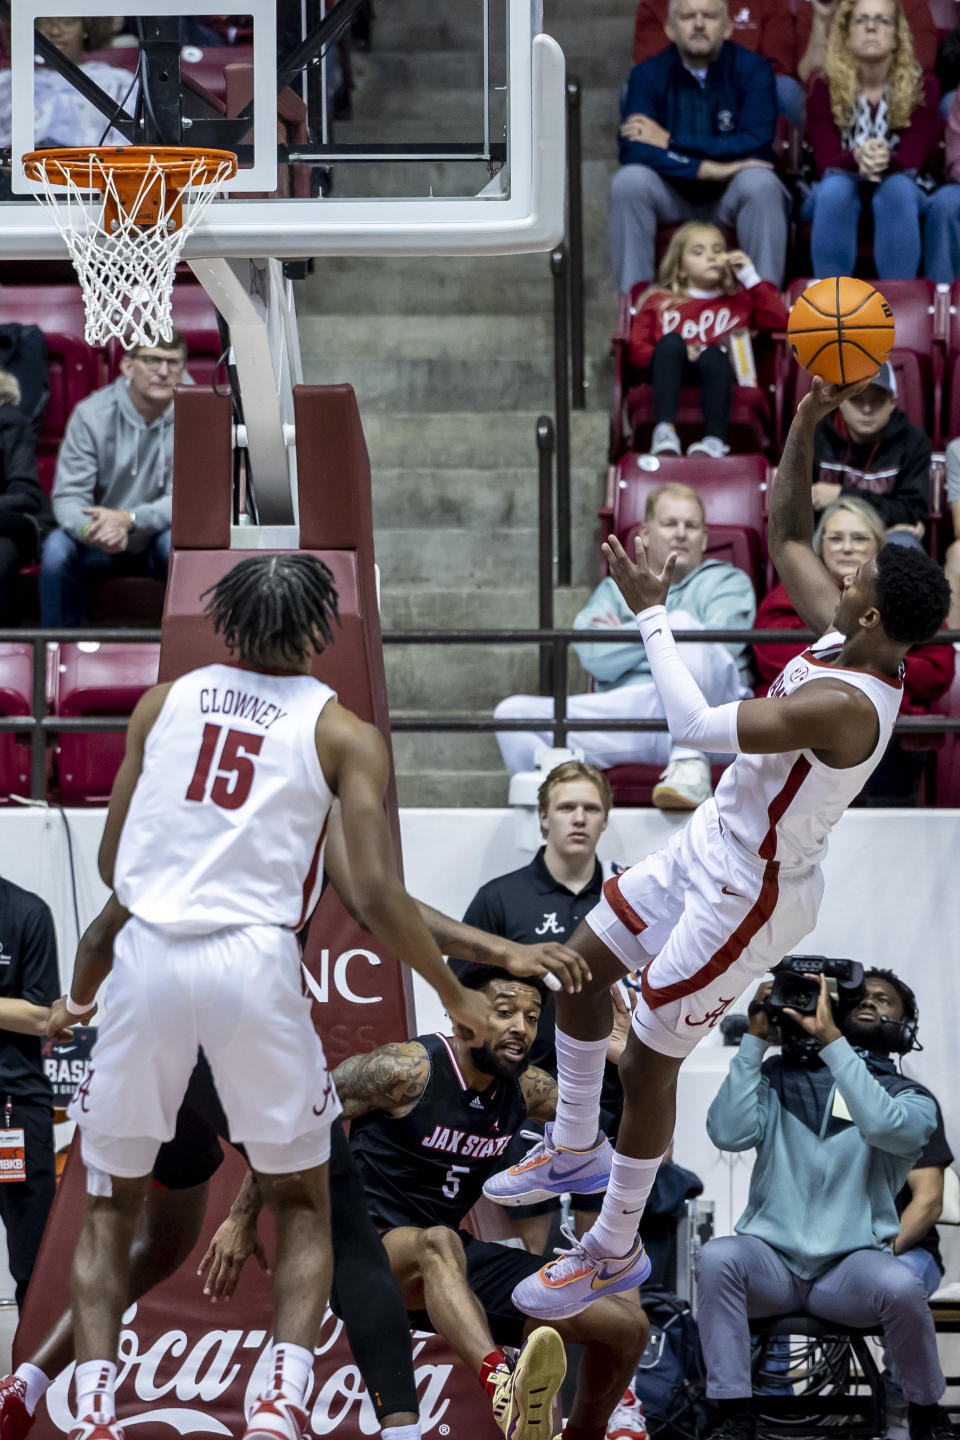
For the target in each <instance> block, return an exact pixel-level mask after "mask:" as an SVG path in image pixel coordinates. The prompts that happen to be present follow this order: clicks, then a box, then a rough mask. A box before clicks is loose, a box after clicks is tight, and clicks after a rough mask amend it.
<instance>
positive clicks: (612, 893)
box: [603, 875, 647, 935]
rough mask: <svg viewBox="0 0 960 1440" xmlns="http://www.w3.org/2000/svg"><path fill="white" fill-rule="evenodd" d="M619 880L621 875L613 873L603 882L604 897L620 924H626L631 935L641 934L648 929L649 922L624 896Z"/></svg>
mask: <svg viewBox="0 0 960 1440" xmlns="http://www.w3.org/2000/svg"><path fill="white" fill-rule="evenodd" d="M619 880H620V877H619V875H611V876H610V879H609V880H605V881H604V882H603V897H604V899H605V900H606V902H607V904H608V905H609V906H610V909H611V910H612V911H613V913H614V915H616V917H617V919H618V920H619V921H620V924H621V925H625V926H626V928H627V929H628V930H629V931H630V934H631V935H639V934H641V933H642V931H644V930H646V928H647V922H646V920H642V919H641V918H640V916H639V915H638V914H637V912H636V910H634V908H633V906H632V905H631V904H630V903H629V901H627V900H625V899H624V898H623V893H622V892H621V889H620V884H619Z"/></svg>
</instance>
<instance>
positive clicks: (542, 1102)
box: [520, 1065, 557, 1120]
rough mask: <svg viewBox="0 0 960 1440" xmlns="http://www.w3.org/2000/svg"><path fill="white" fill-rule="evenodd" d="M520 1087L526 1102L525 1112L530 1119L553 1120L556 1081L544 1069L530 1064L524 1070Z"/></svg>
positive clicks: (554, 1115)
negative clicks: (527, 1068) (528, 1067)
mask: <svg viewBox="0 0 960 1440" xmlns="http://www.w3.org/2000/svg"><path fill="white" fill-rule="evenodd" d="M520 1088H521V1089H522V1090H523V1098H524V1099H525V1100H526V1102H527V1114H528V1115H529V1116H530V1119H531V1120H555V1119H556V1115H557V1082H556V1080H554V1078H553V1076H552V1075H548V1074H547V1072H546V1070H541V1069H540V1068H539V1066H537V1065H531V1066H530V1069H529V1070H525V1071H524V1073H523V1075H522V1077H521V1080H520Z"/></svg>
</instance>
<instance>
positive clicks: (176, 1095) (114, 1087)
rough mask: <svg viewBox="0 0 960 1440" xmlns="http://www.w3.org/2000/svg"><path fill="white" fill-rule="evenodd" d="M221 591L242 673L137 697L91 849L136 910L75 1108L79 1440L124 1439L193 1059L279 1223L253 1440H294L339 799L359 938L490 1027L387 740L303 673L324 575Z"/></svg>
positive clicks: (252, 580)
mask: <svg viewBox="0 0 960 1440" xmlns="http://www.w3.org/2000/svg"><path fill="white" fill-rule="evenodd" d="M208 593H209V594H211V600H210V603H209V605H208V607H207V613H208V614H209V615H210V617H211V619H212V621H213V625H214V628H215V630H216V631H217V632H218V633H220V634H222V635H223V638H224V641H225V643H226V645H227V648H228V649H229V650H230V651H231V653H233V654H236V656H237V660H236V662H235V663H233V664H230V665H226V664H222V665H208V666H205V667H203V668H201V669H199V670H194V671H191V672H189V673H188V674H186V675H184V676H182V677H181V678H180V679H178V680H176V681H174V682H173V683H172V684H165V685H158V686H156V687H155V688H154V689H152V690H150V691H148V692H147V694H146V695H145V696H144V697H143V699H142V700H141V701H140V703H139V704H138V705H137V708H136V710H135V711H134V713H133V716H132V718H131V721H130V726H129V729H128V732H127V749H126V754H125V758H124V761H123V764H122V766H121V767H120V770H119V772H118V774H117V778H116V782H115V784H114V788H113V793H112V795H111V798H110V807H109V811H108V815H107V821H106V826H105V830H104V836H103V841H102V843H101V847H100V856H99V864H100V873H101V875H102V877H103V879H104V881H105V883H106V884H107V885H109V886H111V887H112V888H113V889H114V891H115V894H116V897H117V900H118V902H119V904H120V905H121V906H122V907H123V908H124V909H125V910H126V911H128V912H129V913H130V917H131V918H130V919H129V921H128V922H127V923H126V924H125V925H124V927H123V928H122V930H120V932H119V934H118V936H117V940H116V944H115V948H114V955H113V975H112V981H111V992H110V1006H109V1009H108V1011H107V1014H106V1016H105V1019H104V1022H103V1024H102V1025H101V1027H100V1032H99V1035H98V1038H97V1043H96V1046H95V1048H94V1051H93V1055H92V1058H91V1065H90V1070H89V1072H88V1076H87V1079H86V1080H85V1081H84V1083H83V1085H82V1086H81V1087H80V1089H79V1090H78V1092H77V1095H76V1096H75V1098H74V1101H73V1103H72V1105H71V1109H70V1114H71V1117H72V1118H73V1119H75V1120H76V1121H77V1122H78V1124H79V1126H80V1129H81V1136H82V1151H83V1158H84V1161H85V1163H86V1167H87V1188H88V1205H87V1213H86V1217H85V1220H84V1225H83V1229H82V1231H81V1235H80V1238H79V1241H78V1244H77V1249H76V1253H75V1256H74V1262H73V1272H72V1297H73V1319H74V1326H75V1335H76V1352H77V1360H78V1364H77V1369H76V1388H77V1416H78V1427H77V1429H76V1430H75V1431H74V1432H73V1433H74V1436H75V1437H76V1440H81V1437H82V1440H116V1437H117V1434H118V1426H117V1422H116V1418H115V1409H114V1397H113V1390H114V1382H115V1377H116V1369H115V1365H114V1359H115V1356H116V1352H117V1343H118V1338H119V1329H120V1318H121V1313H122V1311H123V1309H124V1307H125V1306H126V1304H127V1302H128V1273H129V1254H130V1245H131V1239H132V1236H133V1231H134V1227H135V1224H136V1222H137V1219H138V1217H139V1215H140V1213H141V1211H142V1207H143V1201H144V1196H145V1193H146V1190H147V1186H148V1184H149V1176H150V1172H151V1169H152V1167H153V1164H154V1159H155V1157H156V1154H157V1151H158V1149H159V1146H160V1144H161V1143H162V1142H163V1141H166V1140H169V1139H170V1138H171V1137H172V1136H173V1133H174V1127H175V1123H176V1115H177V1110H178V1107H179V1106H180V1102H181V1100H182V1098H183V1095H184V1092H185V1090H186V1087H187V1082H188V1080H189V1077H190V1073H191V1071H192V1069H193V1066H194V1062H195V1060H196V1055H197V1049H198V1047H199V1046H202V1047H203V1050H204V1052H205V1054H206V1056H207V1059H208V1061H209V1064H210V1068H211V1071H212V1072H213V1076H214V1080H215V1082H216V1087H217V1091H218V1093H219V1096H220V1099H221V1101H222V1103H223V1108H224V1111H225V1112H226V1118H227V1121H228V1123H229V1127H230V1134H231V1137H232V1138H233V1139H234V1140H235V1141H241V1142H243V1143H244V1145H245V1147H246V1149H247V1153H248V1154H249V1157H250V1161H251V1164H252V1166H253V1168H254V1169H255V1171H256V1173H257V1176H258V1179H259V1182H260V1184H261V1187H262V1189H263V1192H264V1194H265V1197H266V1198H267V1203H268V1204H270V1205H271V1208H272V1209H273V1211H274V1214H275V1217H276V1227H277V1255H276V1261H275V1265H274V1280H273V1299H274V1337H275V1344H274V1352H273V1366H272V1375H271V1380H270V1384H269V1388H268V1390H267V1391H266V1392H265V1393H264V1395H263V1396H262V1397H261V1399H260V1400H259V1401H258V1403H257V1405H256V1406H255V1408H254V1410H253V1413H252V1415H251V1416H250V1419H249V1423H248V1428H247V1431H246V1436H247V1440H277V1437H283V1440H299V1435H300V1433H301V1430H302V1428H303V1424H304V1422H305V1418H306V1417H305V1413H304V1410H303V1408H302V1406H303V1399H304V1393H305V1390H306V1386H307V1382H308V1380H309V1377H310V1375H311V1373H312V1368H313V1346H314V1342H315V1340H316V1337H317V1333H318V1330H319V1326H320V1321H321V1319H322V1317H323V1312H324V1307H325V1304H326V1299H327V1294H328V1291H329V1286H330V1269H331V1255H330V1237H329V1197H328V1183H327V1159H328V1155H329V1148H330V1126H331V1123H332V1122H333V1120H334V1119H335V1118H336V1116H337V1115H338V1114H339V1113H340V1104H339V1101H338V1100H337V1097H336V1092H335V1090H334V1088H333V1084H332V1081H331V1079H330V1077H329V1075H328V1073H327V1070H326V1064H325V1060H324V1056H323V1050H322V1046H321V1045H320V1043H319V1041H318V1039H317V1036H316V1033H315V1031H314V1028H313V1024H312V1021H311V1018H310V1010H311V1003H310V999H309V997H308V996H306V995H305V994H304V991H303V987H302V984H301V977H300V951H299V946H298V944H297V940H296V932H297V930H298V929H300V928H301V926H302V925H303V923H304V921H305V919H306V917H307V916H308V915H309V914H310V912H311V910H312V908H313V905H314V904H315V902H316V899H317V897H318V895H319V891H320V886H321V883H322V878H323V847H324V838H325V834H326V830H327V822H328V819H329V816H330V811H331V808H332V807H333V805H334V801H335V799H339V803H340V817H341V824H342V830H343V839H344V842H345V845H346V849H347V854H348V857H350V859H351V862H352V863H351V871H352V875H353V887H354V893H353V901H354V903H355V905H356V906H357V908H358V910H359V912H360V914H361V916H362V918H363V922H364V923H365V925H366V926H367V928H369V929H370V930H371V931H372V932H373V933H374V934H375V935H377V936H378V937H379V938H381V939H382V940H383V941H384V942H385V943H386V944H387V945H389V946H390V947H391V949H392V950H393V951H394V952H395V953H396V954H397V955H398V956H399V958H400V959H401V960H403V961H405V962H406V963H408V964H410V965H411V966H412V967H413V968H414V969H416V970H418V971H419V972H420V973H421V974H422V975H423V976H424V978H425V979H427V980H428V981H429V982H430V983H431V984H433V985H434V987H435V988H436V990H437V992H438V994H439V996H440V998H441V1000H442V1001H443V1003H444V1005H445V1006H446V1008H447V1010H448V1011H449V1012H450V1014H451V1016H452V1017H453V1018H454V1021H455V1022H456V1024H457V1026H458V1028H459V1030H460V1032H461V1033H462V1034H463V1036H464V1037H465V1038H467V1039H468V1040H469V1039H471V1038H473V1037H476V1036H478V1035H480V1034H482V1033H483V1030H484V1027H485V1025H486V1023H487V1016H488V1012H489V1003H488V1002H487V1001H486V1000H485V999H484V998H483V997H482V996H479V995H478V994H477V993H476V992H475V991H470V990H467V989H465V988H464V987H463V986H462V985H460V983H459V982H458V981H457V980H456V978H455V977H454V976H453V975H452V973H451V972H450V971H448V970H447V969H446V967H445V966H444V964H443V959H442V956H441V954H440V951H439V949H438V947H437V945H436V943H435V942H434V941H433V939H432V938H431V936H430V933H429V931H428V930H427V928H426V926H425V924H424V922H423V920H422V919H421V917H420V913H419V912H418V910H417V908H416V906H415V904H414V902H413V901H412V900H411V898H410V897H409V896H408V895H407V893H406V891H405V890H404V888H403V886H402V884H401V882H400V880H399V878H398V876H397V871H396V867H395V864H394V860H393V853H392V847H391V842H390V835H389V830H388V828H387V823H386V818H385V815H384V810H383V797H384V793H385V790H386V785H387V779H388V774H389V764H388V758H387V751H386V746H385V744H384V742H383V739H382V738H381V736H380V734H379V732H378V731H377V730H376V729H375V728H374V727H373V726H372V725H368V724H365V723H364V722H362V721H361V720H359V719H358V718H357V716H355V715H354V714H352V712H351V711H349V710H347V709H345V708H344V707H343V706H342V705H340V704H339V703H338V702H337V699H336V696H335V695H334V692H333V691H332V690H330V688H329V687H328V686H326V685H324V684H322V683H321V682H320V681H319V680H316V679H314V678H313V677H312V675H311V674H310V669H311V663H312V658H313V653H314V651H321V650H322V649H323V648H324V646H325V645H326V644H328V643H329V642H330V640H331V638H332V626H333V622H334V621H335V620H336V619H337V595H336V591H335V589H334V588H333V584H332V576H331V574H330V571H329V570H328V569H327V567H326V566H325V565H323V564H322V562H320V561H319V560H317V559H315V558H313V557H311V556H306V555H297V554H291V555H283V556H277V555H273V556H270V555H264V556H262V557H261V556H256V557H254V558H251V559H248V560H244V561H242V562H241V563H240V564H239V565H237V566H235V567H234V569H233V570H231V571H230V572H229V573H228V574H227V575H225V576H224V577H223V579H222V580H220V581H219V582H218V584H217V585H215V586H214V587H213V588H212V591H211V592H208ZM96 954H97V952H96V951H81V952H80V953H79V954H78V959H77V964H76V966H75V970H74V976H73V981H72V985H71V992H70V997H69V999H68V1001H67V1002H66V1006H65V1008H66V1010H67V1011H68V1012H69V1013H70V1014H71V1015H84V1016H86V1015H87V1014H89V1012H90V1010H91V1008H92V1005H93V1001H94V997H95V994H96V991H97V989H98V987H99V984H100V983H101V981H102V980H103V978H105V974H106V973H107V971H108V970H109V968H110V959H109V954H108V955H107V957H106V958H105V959H104V958H101V959H100V960H99V962H98V961H97V960H95V959H93V958H92V957H93V956H94V955H96ZM100 954H101V956H102V952H100ZM134 1078H135V1080H136V1083H133V1081H134Z"/></svg>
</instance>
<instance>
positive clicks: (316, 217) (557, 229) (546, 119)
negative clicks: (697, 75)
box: [0, 0, 565, 259]
mask: <svg viewBox="0 0 960 1440" xmlns="http://www.w3.org/2000/svg"><path fill="white" fill-rule="evenodd" d="M209 3H210V0H140V8H139V9H135V10H130V9H129V8H128V9H127V15H126V19H125V22H118V21H117V19H116V10H117V7H116V3H115V0H13V3H9V0H0V20H2V19H3V17H4V15H6V19H7V30H8V32H9V62H8V63H9V69H8V70H6V71H4V70H0V147H4V153H0V165H2V163H3V161H4V160H7V162H8V168H7V169H6V170H5V172H4V174H5V179H6V183H5V186H4V187H3V188H4V189H5V191H6V198H4V199H3V200H2V201H0V205H2V208H0V256H3V257H4V258H30V259H36V258H59V257H60V256H61V255H62V254H63V244H62V241H61V239H60V237H59V235H58V234H57V231H56V227H55V225H54V224H53V222H52V220H51V218H50V217H49V215H48V214H47V213H46V212H45V211H44V210H43V208H42V207H41V206H40V205H38V204H37V203H36V198H35V192H36V190H37V188H38V187H37V186H36V185H35V184H34V183H33V182H31V181H29V180H27V179H26V177H25V175H24V173H23V168H22V164H21V157H22V156H23V155H24V154H25V153H27V152H29V151H32V150H35V149H37V148H47V147H50V146H58V145H68V144H69V145H78V144H80V145H96V144H120V145H125V144H128V143H131V142H132V143H136V144H143V143H148V144H167V145H169V144H183V145H190V146H209V147H212V148H216V149H226V150H232V151H234V153H236V155H237V159H238V167H239V168H238V172H237V176H236V179H235V180H234V181H233V182H231V184H230V186H229V188H228V189H226V190H224V192H223V193H222V194H221V195H220V196H218V198H217V199H216V200H215V201H214V203H213V205H212V206H211V207H210V209H209V211H208V212H207V214H206V216H205V217H204V219H203V220H202V221H201V222H200V224H199V226H198V227H197V230H196V233H195V234H194V235H193V236H191V238H190V239H189V240H188V242H187V248H186V251H185V254H186V256H187V258H188V259H193V258H207V257H225V258H241V257H244V256H257V255H271V256H275V257H277V258H279V259H287V258H299V257H303V256H308V255H317V254H323V253H329V254H338V253H339V254H343V253H350V254H358V255H363V254H368V255H378V254H389V253H405V254H410V255H417V254H421V255H424V254H427V255H429V254H443V253H450V252H463V253H475V254H482V253H510V252H516V251H523V250H544V249H549V248H551V247H552V246H553V245H554V244H556V243H557V241H558V240H559V239H560V237H561V235H562V233H563V204H564V144H565V136H564V66H563V56H562V54H561V52H560V50H559V48H558V47H557V45H556V42H555V41H553V40H552V39H551V38H550V37H548V36H545V35H543V34H540V33H539V26H538V15H539V6H538V4H537V3H536V0H457V4H456V6H455V7H453V9H452V10H448V11H446V12H445V16H449V17H450V19H449V23H448V29H447V36H446V40H447V48H446V49H442V50H438V49H435V48H433V47H432V46H431V48H429V49H427V48H426V47H427V46H428V45H429V44H430V41H429V39H424V37H420V39H419V42H418V37H417V35H416V33H413V34H412V35H411V37H410V45H409V53H406V51H405V52H404V54H403V56H402V58H401V61H400V63H394V64H392V65H390V66H387V67H386V68H385V67H384V65H383V63H380V64H379V65H378V59H377V56H376V52H375V50H374V53H373V55H372V56H371V57H370V58H369V59H367V58H366V57H357V59H356V61H355V62H354V63H355V64H356V66H357V70H358V72H359V73H358V75H357V77H356V87H355V89H354V90H353V91H352V93H351V92H350V90H349V88H348V81H347V78H345V75H344V70H345V67H346V65H347V64H348V63H349V57H348V53H347V50H346V49H345V47H344V45H343V43H342V39H341V35H345V34H346V33H347V27H348V26H349V24H350V20H351V18H352V14H353V11H354V10H355V9H356V0H339V3H338V4H336V5H333V6H331V5H330V4H329V0H236V4H235V6H234V8H232V9H231V8H230V7H229V6H228V7H226V8H221V9H219V10H217V11H216V12H211V11H209V8H208V6H209ZM400 8H402V7H400ZM387 12H388V7H386V6H381V7H380V8H379V12H378V13H379V14H380V15H384V14H386V13H387ZM121 23H122V25H123V28H122V29H119V28H118V27H119V25H120V24H121ZM384 23H388V21H385V22H384ZM338 27H341V34H340V35H338V33H337V31H338ZM431 87H433V88H435V90H436V92H437V93H438V94H443V95H446V96H448V97H449V95H450V94H451V93H452V92H457V104H456V105H455V107H453V111H451V107H450V106H449V104H448V105H446V106H440V105H438V106H436V107H433V106H432V105H431V102H430V94H431ZM345 95H346V105H345V103H344V97H345ZM345 108H349V109H351V110H352V113H350V114H349V115H345V114H344V109H345ZM5 112H6V126H5V124H4V121H5ZM5 128H6V131H7V133H6V134H5V133H4V129H5Z"/></svg>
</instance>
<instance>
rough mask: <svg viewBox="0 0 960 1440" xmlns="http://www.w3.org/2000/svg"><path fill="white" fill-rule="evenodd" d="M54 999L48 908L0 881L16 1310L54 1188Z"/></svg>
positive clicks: (2, 1057)
mask: <svg viewBox="0 0 960 1440" xmlns="http://www.w3.org/2000/svg"><path fill="white" fill-rule="evenodd" d="M59 994H60V975H59V968H58V966H57V941H56V935H55V933H54V928H53V917H52V916H51V914H50V909H49V907H48V906H47V905H46V904H45V903H44V902H43V901H42V900H41V899H40V897H39V895H34V894H32V892H31V891H29V890H22V889H21V888H20V886H19V885H14V884H12V883H11V882H10V881H9V880H2V879H0V1220H2V1221H3V1225H4V1229H5V1230H6V1232H7V1254H8V1258H9V1263H10V1273H11V1274H12V1275H13V1278H14V1281H15V1283H16V1287H17V1288H16V1297H17V1305H18V1307H19V1306H20V1305H22V1304H23V1297H24V1296H25V1295H26V1293H27V1285H28V1284H29V1282H30V1274H31V1271H32V1270H33V1264H34V1261H35V1260H36V1258H37V1251H38V1250H39V1249H40V1241H41V1239H42V1238H43V1227H44V1226H45V1225H46V1223H47V1215H48V1214H49V1213H50V1206H51V1205H52V1204H53V1196H54V1191H55V1189H56V1175H55V1170H54V1160H53V1092H52V1090H51V1088H50V1081H49V1080H48V1079H47V1077H46V1075H45V1074H44V1070H43V1061H42V1060H41V1056H40V1048H41V1037H45V1036H46V1033H47V1017H48V1014H49V1007H50V1006H51V1005H52V1004H53V1002H54V1000H56V998H57V996H58V995H59ZM21 1132H22V1133H21ZM21 1156H22V1160H21V1158H20V1157H21Z"/></svg>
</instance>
